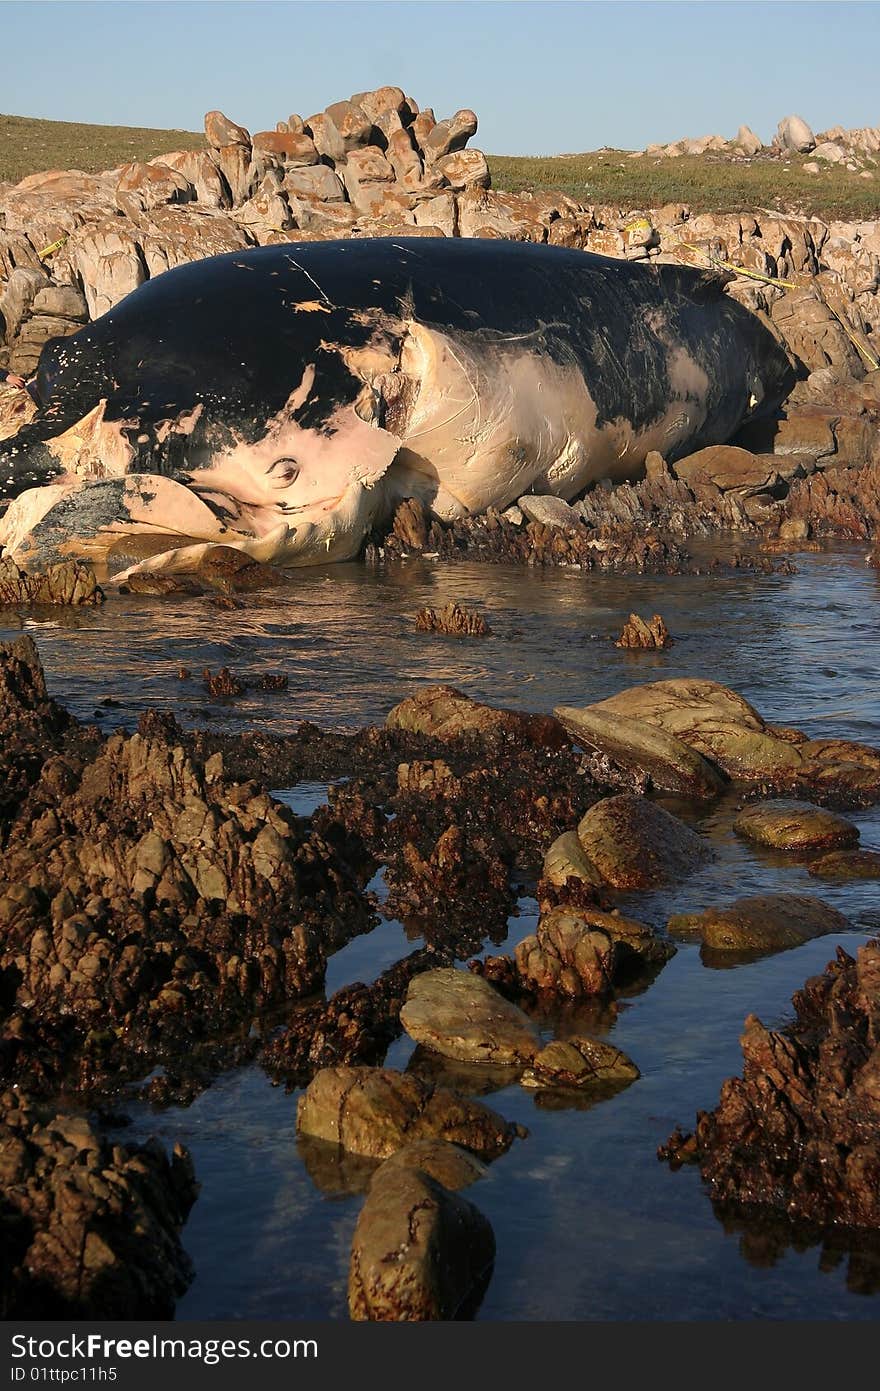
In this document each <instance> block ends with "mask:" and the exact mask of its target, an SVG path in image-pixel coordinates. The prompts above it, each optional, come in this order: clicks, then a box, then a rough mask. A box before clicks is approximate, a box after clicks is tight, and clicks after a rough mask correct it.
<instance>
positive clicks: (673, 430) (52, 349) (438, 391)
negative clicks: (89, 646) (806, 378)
mask: <svg viewBox="0 0 880 1391" xmlns="http://www.w3.org/2000/svg"><path fill="white" fill-rule="evenodd" d="M723 285H724V280H723V278H722V277H719V276H717V275H715V274H714V273H711V272H701V271H699V270H695V269H692V268H690V267H685V266H677V265H639V264H633V263H630V262H626V261H618V260H611V259H608V258H606V257H601V256H595V255H591V254H589V253H585V252H581V251H571V250H566V249H562V248H556V247H549V246H535V245H530V244H518V243H507V242H501V241H495V240H463V239H454V240H453V239H450V240H446V239H440V238H438V239H433V238H411V239H406V238H403V239H399V240H392V239H376V240H366V239H365V240H363V241H357V240H346V241H335V242H316V243H288V244H282V245H275V246H268V247H259V248H254V249H252V250H248V251H245V252H232V253H230V254H228V255H224V256H217V257H211V258H209V259H206V260H202V261H197V262H193V263H190V264H188V265H185V266H181V267H179V268H177V269H174V270H170V271H168V272H166V273H164V274H162V275H160V276H158V277H157V278H155V279H153V280H151V281H149V282H147V283H146V284H145V285H143V286H141V287H140V288H139V289H138V290H136V291H135V292H134V293H133V294H131V295H129V296H128V297H127V298H126V299H124V300H122V301H121V302H120V303H119V304H118V305H116V306H115V307H114V308H113V309H111V310H110V311H109V312H108V313H106V314H104V315H103V316H102V317H101V318H100V319H97V320H96V321H95V322H94V323H92V324H89V325H88V326H87V327H85V328H83V329H82V330H80V332H78V333H76V334H74V335H72V336H71V337H69V338H63V339H55V340H53V341H51V342H50V343H48V344H47V345H46V347H45V348H44V350H43V354H42V357H41V360H40V365H39V370H38V385H39V390H40V393H41V396H42V398H43V401H44V409H43V410H42V411H41V413H40V415H39V416H38V417H36V418H35V419H34V420H33V421H32V422H31V423H30V424H28V425H26V426H25V427H24V428H23V429H21V430H20V431H19V433H18V434H17V435H15V436H14V437H13V438H12V439H8V440H6V441H3V442H2V443H0V488H2V490H3V495H5V496H6V497H7V498H10V497H11V498H12V499H13V500H12V501H11V503H10V504H9V506H8V508H7V511H6V513H5V516H4V517H3V518H2V520H0V542H2V544H3V545H5V546H6V547H7V548H8V549H9V550H10V551H12V552H13V553H14V554H15V557H16V560H17V561H18V562H19V563H20V564H22V565H24V566H25V567H31V568H33V567H34V566H37V565H42V564H45V563H46V562H47V561H49V560H58V559H61V558H66V557H72V556H76V557H84V558H89V559H92V560H93V561H96V562H98V563H107V564H108V566H109V568H110V569H111V570H112V569H114V568H115V569H117V570H119V569H120V568H122V567H123V566H125V565H127V564H130V563H131V562H132V561H133V560H135V561H138V563H140V564H142V565H144V566H146V567H148V568H150V569H157V568H158V569H162V568H168V569H177V570H183V569H187V568H191V567H192V566H194V565H195V564H196V563H197V562H198V560H199V559H200V558H201V556H202V555H203V554H204V553H205V548H206V547H210V546H212V545H233V546H236V547H239V548H241V549H242V550H244V551H245V552H247V553H248V554H250V555H252V556H253V557H254V558H257V559H263V560H271V561H273V562H275V563H276V564H280V565H309V564H320V563H324V562H326V561H328V560H345V559H350V558H352V557H354V556H356V555H357V553H358V551H359V549H360V548H361V546H362V544H363V542H364V539H365V537H366V536H367V535H368V534H369V532H370V531H371V529H372V528H373V527H375V526H377V525H378V524H381V523H383V522H386V521H387V520H388V519H389V518H390V517H391V516H392V515H393V512H394V509H395V507H396V506H397V504H398V503H399V502H400V501H401V500H402V499H403V498H405V497H418V498H419V499H421V500H422V501H423V502H424V503H425V505H426V506H427V507H428V508H429V509H430V510H431V512H432V513H433V514H434V515H435V516H436V517H438V518H439V519H441V520H452V519H455V518H459V517H462V516H465V515H467V514H470V513H478V512H482V511H484V510H485V509H487V508H488V507H490V506H494V507H496V508H503V507H506V506H507V505H508V504H510V503H511V502H513V501H514V500H515V499H517V498H518V497H520V496H522V495H523V494H524V493H528V492H532V493H542V494H553V495H556V496H558V497H561V498H565V499H568V500H571V499H572V498H574V497H576V496H577V495H578V494H579V493H581V492H583V490H584V489H585V488H586V487H587V486H588V485H589V484H591V483H593V482H595V481H596V480H599V479H606V478H607V479H611V480H622V479H627V478H632V477H635V476H638V474H639V472H640V470H641V468H642V465H643V463H644V459H645V456H646V454H647V453H648V451H649V450H652V449H656V450H659V451H660V452H661V453H662V454H663V455H664V457H665V458H667V459H675V458H678V457H681V456H682V455H684V454H687V453H689V452H691V451H692V450H695V449H699V448H702V447H703V446H704V445H707V444H713V443H720V442H723V441H725V440H727V439H729V438H730V436H731V435H732V434H733V433H734V432H735V431H736V430H737V428H738V427H739V426H740V425H741V424H742V423H743V422H744V421H745V420H747V419H750V418H751V417H753V416H754V415H756V414H758V413H760V412H762V411H766V410H768V409H770V408H772V407H774V406H775V405H776V404H777V403H778V401H779V400H780V399H781V398H782V396H783V395H784V394H785V392H786V391H787V389H788V388H789V386H790V384H791V366H790V362H789V359H788V357H787V355H786V353H785V351H784V349H783V348H782V347H781V346H780V345H779V343H778V342H777V340H776V338H775V337H774V336H773V334H772V333H771V332H770V331H769V330H768V329H767V327H766V326H765V325H764V323H762V321H761V320H760V319H759V318H757V317H756V316H755V315H753V314H751V313H750V312H749V311H747V310H746V309H744V308H743V307H742V306H741V305H739V304H737V303H736V302H735V301H733V300H732V299H731V298H730V297H729V296H727V295H725V294H724V293H723ZM144 557H145V558H144Z"/></svg>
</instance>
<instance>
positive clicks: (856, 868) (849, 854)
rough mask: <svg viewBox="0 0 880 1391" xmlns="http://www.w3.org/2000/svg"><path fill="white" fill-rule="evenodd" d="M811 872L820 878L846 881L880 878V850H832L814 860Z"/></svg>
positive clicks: (839, 881)
mask: <svg viewBox="0 0 880 1391" xmlns="http://www.w3.org/2000/svg"><path fill="white" fill-rule="evenodd" d="M809 869H810V873H811V874H812V875H815V876H816V877H817V878H819V879H833V880H836V881H837V882H838V883H846V882H847V881H848V880H851V879H880V850H832V851H831V852H830V854H828V855H822V856H820V858H819V859H818V860H814V861H813V863H812V864H811V865H810V867H809Z"/></svg>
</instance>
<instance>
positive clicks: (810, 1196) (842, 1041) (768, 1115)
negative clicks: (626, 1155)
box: [660, 939, 880, 1230]
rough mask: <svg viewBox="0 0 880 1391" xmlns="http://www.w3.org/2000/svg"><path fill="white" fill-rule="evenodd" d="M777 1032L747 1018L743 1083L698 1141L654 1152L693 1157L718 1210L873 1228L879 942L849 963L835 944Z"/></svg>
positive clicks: (879, 1195) (735, 1085)
mask: <svg viewBox="0 0 880 1391" xmlns="http://www.w3.org/2000/svg"><path fill="white" fill-rule="evenodd" d="M792 1003H793V1006H794V1019H793V1021H792V1023H791V1024H789V1025H788V1026H787V1027H786V1028H785V1029H781V1030H778V1031H777V1030H769V1029H766V1028H765V1027H764V1026H763V1025H762V1024H761V1022H760V1020H758V1019H756V1018H755V1016H754V1015H750V1016H749V1018H748V1019H747V1020H746V1022H745V1032H744V1034H743V1036H742V1039H741V1040H740V1041H741V1044H742V1050H743V1075H742V1078H739V1077H734V1078H730V1079H729V1080H728V1081H726V1082H725V1083H724V1085H723V1087H722V1088H721V1096H720V1099H719V1104H718V1106H717V1107H716V1108H715V1110H714V1111H711V1112H708V1113H706V1112H701V1113H700V1114H699V1115H698V1117H697V1126H696V1132H695V1134H694V1136H692V1137H688V1138H685V1137H683V1136H682V1135H681V1134H680V1133H677V1134H676V1135H674V1136H673V1137H671V1142H670V1144H669V1146H668V1148H666V1149H664V1150H661V1152H660V1153H661V1157H664V1158H665V1157H668V1158H670V1159H671V1160H672V1161H673V1163H676V1162H677V1156H678V1155H679V1154H681V1153H682V1151H684V1153H685V1154H687V1153H688V1151H689V1152H690V1155H691V1156H692V1157H693V1158H695V1159H696V1160H697V1162H698V1163H699V1165H700V1171H701V1174H702V1178H703V1182H704V1183H705V1184H706V1185H707V1187H708V1190H709V1193H710V1195H711V1196H712V1198H713V1199H714V1200H716V1201H718V1202H720V1203H722V1204H724V1210H725V1211H726V1212H728V1213H729V1212H730V1211H731V1208H732V1207H734V1206H736V1207H740V1206H742V1207H745V1208H747V1209H748V1210H750V1211H751V1212H752V1213H754V1212H755V1211H756V1210H760V1209H762V1208H763V1209H765V1210H766V1211H767V1212H776V1213H779V1214H781V1215H783V1216H784V1217H785V1218H787V1219H801V1220H803V1221H806V1222H809V1223H810V1224H811V1225H812V1227H813V1228H814V1229H815V1228H816V1227H819V1228H825V1229H826V1230H839V1229H845V1228H846V1227H861V1228H870V1229H876V1228H878V1227H880V1125H878V1120H880V1072H878V1069H880V1060H878V1052H877V1045H876V1019H877V1012H878V1007H880V942H878V941H877V940H876V939H875V940H873V941H871V942H868V943H867V944H866V945H865V946H862V947H860V948H859V950H858V952H857V954H856V959H855V960H853V958H852V957H851V956H849V955H848V954H847V953H846V952H845V951H843V950H842V949H841V948H838V951H837V956H836V959H835V960H834V961H832V962H831V963H830V965H828V966H827V967H826V969H825V972H824V974H823V975H821V976H814V977H813V978H812V979H811V980H808V981H807V982H806V984H805V985H804V987H803V988H802V989H801V990H799V991H798V992H797V993H796V994H795V996H794V999H793V1001H792Z"/></svg>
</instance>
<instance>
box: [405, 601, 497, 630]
mask: <svg viewBox="0 0 880 1391" xmlns="http://www.w3.org/2000/svg"><path fill="white" fill-rule="evenodd" d="M416 631H417V632H420V633H446V634H448V635H450V636H452V637H486V636H487V634H489V633H491V631H492V629H491V628H490V627H489V625H488V623H487V622H486V620H485V618H483V617H482V616H481V615H480V614H478V613H474V612H473V611H472V610H470V609H463V608H462V607H461V606H460V605H459V604H445V605H444V606H443V608H442V609H440V610H439V611H438V610H437V609H419V611H418V613H417V614H416Z"/></svg>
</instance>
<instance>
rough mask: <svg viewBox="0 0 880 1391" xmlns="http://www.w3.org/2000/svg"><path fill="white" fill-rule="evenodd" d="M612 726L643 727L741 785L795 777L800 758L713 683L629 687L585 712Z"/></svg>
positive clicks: (698, 681)
mask: <svg viewBox="0 0 880 1391" xmlns="http://www.w3.org/2000/svg"><path fill="white" fill-rule="evenodd" d="M588 709H589V711H590V712H591V713H592V714H596V713H598V714H600V715H606V716H608V717H609V718H611V719H612V720H616V719H618V718H620V717H623V718H624V719H627V720H638V721H643V722H644V723H646V724H649V725H651V726H653V727H654V728H657V729H660V730H663V732H664V733H666V734H670V735H672V736H673V738H675V739H677V740H679V741H680V742H681V743H684V744H687V745H688V746H689V747H690V748H691V749H696V750H697V752H698V753H701V754H702V755H703V757H704V758H707V759H710V760H711V761H712V762H713V763H714V764H716V765H717V766H718V767H720V768H721V769H722V770H723V771H724V772H725V773H726V774H727V775H728V776H729V777H732V778H741V779H743V780H744V781H750V780H761V779H762V778H765V777H775V776H783V777H784V776H786V775H788V776H791V777H794V776H796V775H797V773H798V771H799V770H800V769H801V768H802V766H803V762H804V760H803V755H802V754H801V752H800V751H799V749H798V748H796V747H795V746H794V745H793V744H790V743H787V742H786V741H784V740H782V739H780V738H779V737H778V736H777V735H775V734H773V733H772V731H771V730H769V729H768V727H767V725H766V724H765V722H764V720H763V719H762V718H761V716H760V715H759V714H758V712H757V710H755V709H754V708H753V706H751V705H749V703H748V701H747V700H744V699H743V697H742V696H740V695H737V694H736V692H735V691H732V690H730V689H729V688H728V687H726V686H722V685H721V684H720V683H719V682H717V681H708V680H705V679H699V678H693V677H676V678H673V679H672V680H669V681H653V682H649V683H648V684H646V685H644V686H631V687H630V688H629V689H628V690H625V691H621V692H620V693H619V694H618V695H616V696H611V698H610V699H608V700H603V701H599V702H597V704H595V705H591V706H589V707H588Z"/></svg>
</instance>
